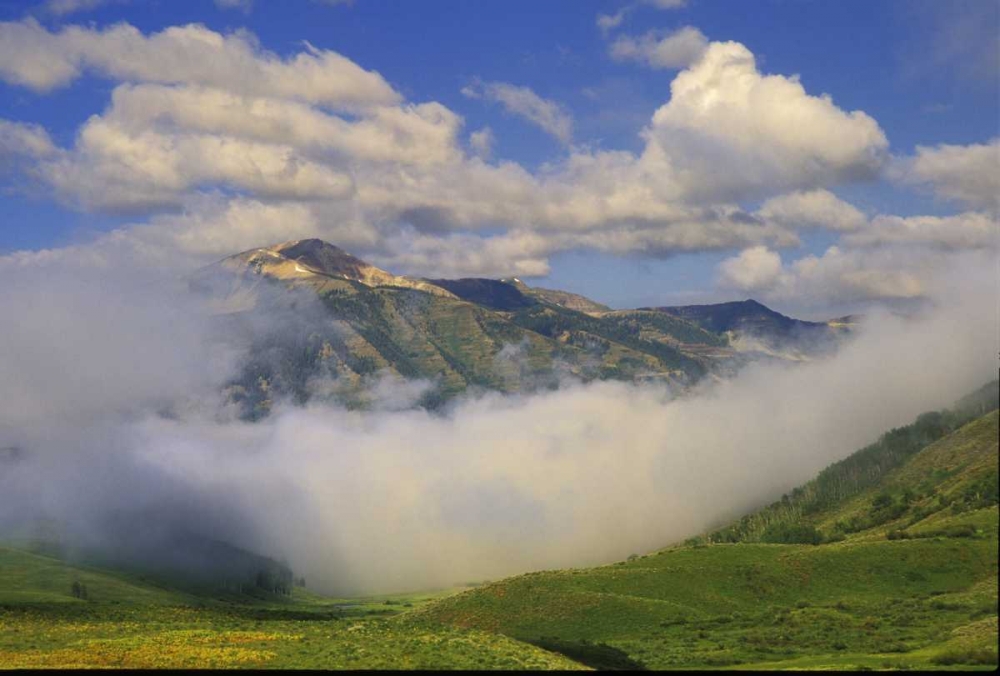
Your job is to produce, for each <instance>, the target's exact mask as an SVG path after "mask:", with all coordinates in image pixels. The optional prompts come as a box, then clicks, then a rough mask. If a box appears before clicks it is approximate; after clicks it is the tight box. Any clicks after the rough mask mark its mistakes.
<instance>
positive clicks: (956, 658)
mask: <svg viewBox="0 0 1000 676" xmlns="http://www.w3.org/2000/svg"><path fill="white" fill-rule="evenodd" d="M931 663H933V664H940V665H942V666H947V665H951V664H987V665H996V664H997V652H996V651H995V650H990V649H989V648H972V649H969V650H949V651H947V652H943V653H941V654H940V655H935V656H934V657H932V658H931Z"/></svg>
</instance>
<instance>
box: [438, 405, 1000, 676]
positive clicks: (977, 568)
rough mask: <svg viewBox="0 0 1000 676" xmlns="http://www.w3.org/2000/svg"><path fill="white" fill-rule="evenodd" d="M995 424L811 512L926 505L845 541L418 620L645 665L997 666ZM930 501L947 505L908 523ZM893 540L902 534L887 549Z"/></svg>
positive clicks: (660, 571)
mask: <svg viewBox="0 0 1000 676" xmlns="http://www.w3.org/2000/svg"><path fill="white" fill-rule="evenodd" d="M997 420H998V416H997V412H996V411H994V412H992V413H990V414H987V415H986V416H983V417H981V418H978V419H976V420H974V421H973V422H971V423H969V424H967V425H965V426H963V427H962V428H961V429H959V430H957V431H956V432H953V433H951V434H949V435H947V436H946V437H944V438H942V439H940V440H939V441H937V442H934V443H932V444H931V445H929V446H927V447H926V448H924V449H923V450H921V451H919V452H917V453H915V454H913V455H912V456H911V457H909V458H908V459H906V461H905V462H903V463H902V464H900V465H899V466H898V467H896V468H895V469H893V470H891V471H889V472H886V473H885V474H884V475H882V476H881V477H880V478H879V480H878V482H877V483H876V484H875V485H873V486H870V487H868V488H866V489H865V490H864V491H861V492H859V493H858V494H857V495H855V496H852V497H851V498H849V499H847V500H845V501H844V502H840V503H836V504H832V505H828V506H827V507H825V508H824V509H823V510H821V511H818V512H816V513H815V514H812V515H810V521H809V522H808V523H807V524H806V525H807V526H809V527H810V528H812V527H813V526H812V525H811V524H813V523H817V524H820V525H821V526H824V527H826V526H827V525H828V524H830V523H831V522H835V521H837V520H842V519H844V518H849V517H850V516H851V515H852V514H856V513H869V512H870V510H871V509H872V504H871V503H872V501H874V500H875V499H876V498H878V496H880V495H883V494H888V495H892V496H897V495H901V494H902V493H903V492H905V491H907V490H909V491H911V492H913V493H914V494H916V495H921V496H923V497H921V498H916V499H914V500H913V501H912V502H911V503H910V506H908V507H907V512H906V513H905V514H900V515H899V517H898V518H897V520H896V521H886V522H882V523H879V524H878V525H877V526H871V527H869V528H865V529H863V530H859V531H857V532H850V533H845V534H844V535H843V538H844V539H843V540H839V541H835V542H827V543H826V544H819V545H811V544H771V543H750V542H741V543H735V544H734V543H725V544H710V545H706V544H703V543H702V544H687V545H685V546H677V547H672V548H669V549H666V550H663V551H661V552H658V553H655V554H651V555H648V556H644V557H637V558H634V559H633V560H630V561H628V562H621V563H618V564H615V565H610V566H604V567H601V568H594V569H584V570H565V571H555V572H542V573H535V574H529V575H523V576H520V577H515V578H511V579H508V580H504V581H501V582H497V583H495V584H492V585H488V586H485V587H482V588H479V589H476V590H472V591H469V592H466V593H464V594H461V595H458V596H454V597H451V598H448V599H444V600H442V601H440V602H438V603H437V604H434V605H431V606H429V607H428V608H426V609H424V610H423V611H422V613H423V614H424V615H425V616H426V617H427V618H428V619H429V620H430V619H433V620H435V621H439V622H442V623H445V624H449V625H453V626H460V627H475V628H478V629H486V630H490V631H496V632H499V633H503V634H505V635H508V636H511V637H514V638H518V639H521V640H524V641H531V642H535V643H538V644H539V645H548V646H550V647H559V646H562V649H564V650H566V651H567V652H569V651H571V650H573V649H574V646H580V645H583V646H587V645H593V644H606V645H607V646H608V647H609V648H611V649H614V650H618V651H620V652H621V653H622V654H624V655H626V656H627V658H628V659H630V660H633V661H635V662H637V663H641V664H643V665H645V666H647V667H652V668H681V667H724V666H747V665H757V666H762V667H765V666H766V667H775V668H784V667H802V668H823V667H848V668H849V667H852V666H865V667H873V668H877V667H904V668H905V667H919V666H929V665H944V664H954V665H966V666H975V665H983V664H987V665H989V664H995V663H996V641H997V584H996V575H997V556H998V551H997V523H998V519H997V516H998V510H997V505H996V497H995V496H996V472H997V455H996V452H997V434H998V431H997ZM990 477H992V479H991V478H990ZM990 481H992V482H993V483H992V484H990V483H989V482H990ZM991 490H992V493H990V491H991ZM991 495H992V496H993V497H992V498H991V497H990V496H991ZM940 496H944V499H943V502H944V503H945V504H946V505H947V506H946V507H944V508H942V509H938V510H936V511H933V512H930V513H928V514H927V515H926V516H923V517H922V518H920V519H915V517H916V515H917V514H918V513H922V512H921V511H920V510H921V507H922V506H925V505H926V504H930V503H931V502H933V504H934V505H935V506H936V505H937V501H938V498H939V497H940ZM991 501H992V502H991ZM884 502H885V499H884V498H883V499H882V500H880V501H879V503H880V504H881V503H884ZM896 504H898V502H897V503H896ZM910 521H912V524H911V525H905V524H907V523H909V522H910ZM899 529H903V530H905V531H906V532H907V533H909V534H910V537H908V538H907V537H898V536H896V535H893V538H892V539H890V537H889V536H888V534H889V533H890V532H893V533H895V531H897V530H899ZM692 542H694V541H692ZM585 642H589V643H585ZM554 649H555V648H554Z"/></svg>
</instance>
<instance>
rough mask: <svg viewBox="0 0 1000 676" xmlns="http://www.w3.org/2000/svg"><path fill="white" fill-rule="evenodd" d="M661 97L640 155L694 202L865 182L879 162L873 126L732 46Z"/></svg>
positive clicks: (719, 48) (882, 143)
mask: <svg viewBox="0 0 1000 676" xmlns="http://www.w3.org/2000/svg"><path fill="white" fill-rule="evenodd" d="M670 91H671V97H670V101H669V102H668V103H667V104H665V105H664V106H662V107H661V108H660V109H659V110H657V111H656V113H655V114H654V115H653V120H652V123H651V125H650V127H649V129H648V130H647V132H646V134H647V138H648V139H649V146H648V147H647V149H646V153H645V155H646V156H647V157H648V158H650V161H654V160H655V161H659V162H662V163H663V164H664V165H665V166H667V167H670V168H671V169H672V170H673V171H674V172H675V173H676V174H677V175H678V176H679V177H680V179H681V181H682V183H683V184H684V186H685V188H686V189H687V191H688V192H690V193H692V194H695V195H697V194H705V195H706V196H708V195H712V196H722V195H727V194H728V195H730V196H731V197H745V196H747V195H750V194H753V193H755V192H758V193H759V192H761V191H774V190H775V188H779V187H785V188H789V189H796V188H799V189H801V188H807V187H809V188H813V187H820V186H822V185H824V184H826V185H829V184H832V183H837V182H840V181H846V180H856V179H861V178H865V177H868V178H871V177H873V176H874V175H875V174H876V173H877V171H878V170H879V168H880V167H881V166H882V164H883V162H884V160H885V157H886V149H887V147H888V141H887V140H886V138H885V135H884V134H883V133H882V130H881V129H880V128H879V126H878V123H876V122H875V120H873V119H872V118H871V117H869V116H868V115H866V114H865V113H863V112H861V111H853V112H849V113H848V112H844V111H843V110H841V109H839V108H837V107H836V106H835V105H834V103H833V101H832V99H831V98H830V97H829V96H826V95H823V96H818V97H817V96H811V95H809V94H807V93H806V91H805V88H804V87H803V86H802V84H801V83H800V82H799V80H798V78H797V77H784V76H782V75H764V74H762V73H760V72H759V71H758V70H757V66H756V61H755V59H754V56H753V54H752V53H751V52H750V51H749V50H748V49H747V48H746V47H744V46H743V45H741V44H739V43H736V42H722V43H720V42H714V43H712V44H711V45H710V46H709V47H708V49H707V50H706V51H705V54H704V56H703V57H702V58H701V59H700V60H699V61H697V62H696V63H695V64H694V65H692V66H691V68H689V69H687V70H685V71H682V72H681V73H680V74H678V75H677V77H676V78H675V79H674V81H673V82H672V83H671V85H670ZM658 155H662V157H659V156H658Z"/></svg>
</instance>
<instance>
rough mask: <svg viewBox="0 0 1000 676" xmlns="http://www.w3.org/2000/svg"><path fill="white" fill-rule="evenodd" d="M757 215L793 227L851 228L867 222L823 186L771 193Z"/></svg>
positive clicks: (846, 229) (854, 228)
mask: <svg viewBox="0 0 1000 676" xmlns="http://www.w3.org/2000/svg"><path fill="white" fill-rule="evenodd" d="M756 215H757V216H759V217H760V218H762V219H765V220H768V221H771V222H774V223H778V224H780V225H782V226H784V227H787V228H792V229H799V228H825V229H827V230H840V231H853V230H858V229H860V228H863V227H864V226H865V225H866V224H867V223H868V219H867V218H866V217H865V215H864V214H863V213H861V212H860V211H858V210H857V209H856V208H855V207H854V206H852V205H850V204H848V203H847V202H845V201H843V200H842V199H840V198H838V197H837V196H836V195H834V194H833V193H831V192H830V191H829V190H822V189H820V190H809V191H803V192H793V193H788V194H785V195H779V196H777V197H772V198H771V199H769V200H767V201H766V202H764V204H762V205H761V207H760V209H758V210H757V211H756Z"/></svg>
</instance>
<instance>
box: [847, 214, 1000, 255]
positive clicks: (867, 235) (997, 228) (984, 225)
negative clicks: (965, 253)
mask: <svg viewBox="0 0 1000 676" xmlns="http://www.w3.org/2000/svg"><path fill="white" fill-rule="evenodd" d="M845 241H846V242H847V243H849V244H852V245H859V246H872V245H877V244H880V245H887V244H921V245H927V246H932V247H940V248H947V249H993V250H1000V220H998V219H997V216H996V215H995V214H992V215H991V214H988V213H982V212H974V211H970V212H965V213H961V214H956V215H954V216H910V217H906V218H904V217H901V216H886V215H879V216H877V217H875V218H874V219H872V222H871V225H870V226H869V227H867V228H865V229H864V230H860V231H858V232H853V233H851V234H850V235H848V236H847V237H846V238H845Z"/></svg>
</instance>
